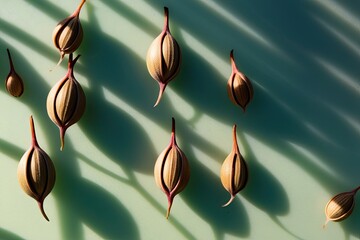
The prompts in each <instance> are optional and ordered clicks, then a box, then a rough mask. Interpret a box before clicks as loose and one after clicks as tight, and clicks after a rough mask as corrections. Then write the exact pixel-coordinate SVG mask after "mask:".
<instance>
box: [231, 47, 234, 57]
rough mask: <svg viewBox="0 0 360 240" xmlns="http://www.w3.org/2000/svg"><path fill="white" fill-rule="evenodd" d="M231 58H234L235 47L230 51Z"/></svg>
mask: <svg viewBox="0 0 360 240" xmlns="http://www.w3.org/2000/svg"><path fill="white" fill-rule="evenodd" d="M230 58H234V49H231V51H230Z"/></svg>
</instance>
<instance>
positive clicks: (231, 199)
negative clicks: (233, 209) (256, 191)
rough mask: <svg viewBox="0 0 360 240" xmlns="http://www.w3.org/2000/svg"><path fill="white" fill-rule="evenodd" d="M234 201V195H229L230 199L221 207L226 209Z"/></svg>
mask: <svg viewBox="0 0 360 240" xmlns="http://www.w3.org/2000/svg"><path fill="white" fill-rule="evenodd" d="M234 199H235V195H231V198H230V199H229V201H228V202H227V203H225V204H224V205H222V207H226V206H228V205H229V204H230V203H232V202H233V201H234Z"/></svg>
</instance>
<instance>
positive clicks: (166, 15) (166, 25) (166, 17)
mask: <svg viewBox="0 0 360 240" xmlns="http://www.w3.org/2000/svg"><path fill="white" fill-rule="evenodd" d="M163 31H167V32H169V31H170V29H169V9H168V8H167V7H164V28H163Z"/></svg>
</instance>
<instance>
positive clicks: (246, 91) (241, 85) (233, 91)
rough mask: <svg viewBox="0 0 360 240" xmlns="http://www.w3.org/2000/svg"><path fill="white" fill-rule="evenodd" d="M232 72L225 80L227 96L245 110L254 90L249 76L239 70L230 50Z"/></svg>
mask: <svg viewBox="0 0 360 240" xmlns="http://www.w3.org/2000/svg"><path fill="white" fill-rule="evenodd" d="M230 61H231V66H232V72H231V75H230V77H229V79H228V82H227V92H228V96H229V98H230V100H231V102H233V103H234V104H235V105H238V106H240V107H241V108H242V109H243V111H244V112H245V110H246V108H247V106H248V104H249V103H250V101H251V100H252V98H253V95H254V90H253V87H252V84H251V81H250V80H249V78H248V77H247V76H246V75H245V74H243V73H242V72H240V71H239V70H238V68H237V66H236V63H235V60H234V54H233V50H231V52H230Z"/></svg>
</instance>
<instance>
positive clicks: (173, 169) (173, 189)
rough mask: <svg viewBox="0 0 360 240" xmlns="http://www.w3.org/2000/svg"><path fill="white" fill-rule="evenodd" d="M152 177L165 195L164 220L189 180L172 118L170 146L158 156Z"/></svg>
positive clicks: (188, 172)
mask: <svg viewBox="0 0 360 240" xmlns="http://www.w3.org/2000/svg"><path fill="white" fill-rule="evenodd" d="M154 177H155V182H156V184H157V186H158V187H159V188H160V189H161V190H162V191H163V192H164V193H165V194H166V196H167V199H168V209H167V213H166V218H168V217H169V215H170V209H171V206H172V202H173V199H174V197H175V196H176V195H177V194H178V193H180V192H181V191H182V190H184V188H185V187H186V185H187V183H188V181H189V178H190V167H189V164H188V160H187V158H186V156H185V154H184V153H183V152H182V151H181V149H180V148H179V147H178V145H177V144H176V136H175V119H174V118H172V131H171V139H170V144H169V145H168V146H167V148H165V149H164V151H163V152H162V153H161V154H160V155H159V157H158V158H157V160H156V163H155V167H154Z"/></svg>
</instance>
